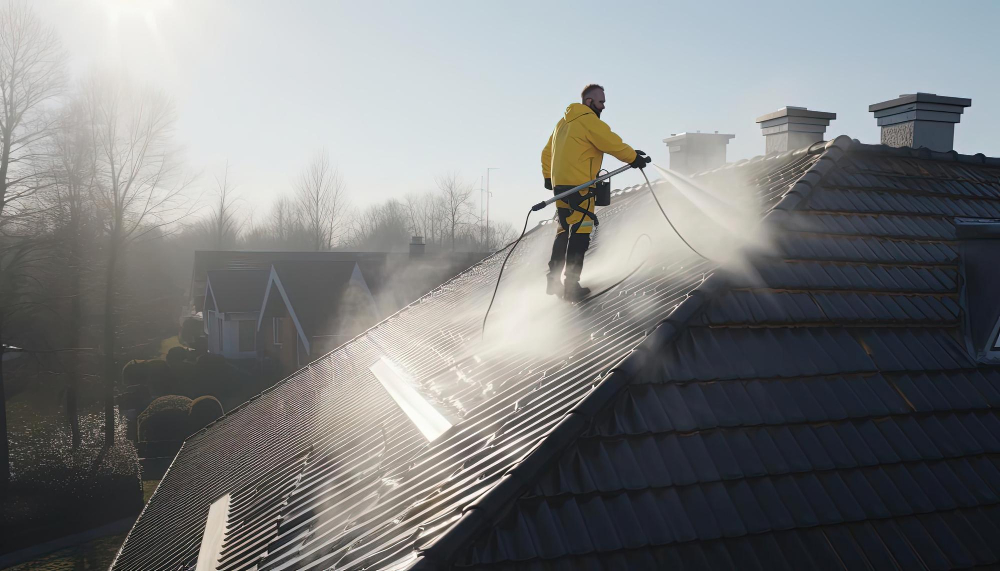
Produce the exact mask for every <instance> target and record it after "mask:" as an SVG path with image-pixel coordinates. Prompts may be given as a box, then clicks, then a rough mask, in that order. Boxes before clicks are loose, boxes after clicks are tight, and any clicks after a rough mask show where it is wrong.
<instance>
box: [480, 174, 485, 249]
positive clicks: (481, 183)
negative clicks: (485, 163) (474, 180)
mask: <svg viewBox="0 0 1000 571" xmlns="http://www.w3.org/2000/svg"><path fill="white" fill-rule="evenodd" d="M479 241H480V242H482V243H483V244H485V243H486V237H485V230H483V177H482V175H480V176H479Z"/></svg>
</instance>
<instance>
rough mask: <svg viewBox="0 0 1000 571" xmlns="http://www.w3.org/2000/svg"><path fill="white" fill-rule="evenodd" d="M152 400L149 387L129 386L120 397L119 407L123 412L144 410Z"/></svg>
mask: <svg viewBox="0 0 1000 571" xmlns="http://www.w3.org/2000/svg"><path fill="white" fill-rule="evenodd" d="M152 400H153V399H152V397H151V396H150V394H149V387H148V386H147V385H129V386H128V387H126V388H125V391H124V392H123V393H122V394H121V396H120V397H118V405H119V406H120V407H121V408H122V410H143V409H145V408H146V407H147V406H148V405H149V404H150V402H151V401H152Z"/></svg>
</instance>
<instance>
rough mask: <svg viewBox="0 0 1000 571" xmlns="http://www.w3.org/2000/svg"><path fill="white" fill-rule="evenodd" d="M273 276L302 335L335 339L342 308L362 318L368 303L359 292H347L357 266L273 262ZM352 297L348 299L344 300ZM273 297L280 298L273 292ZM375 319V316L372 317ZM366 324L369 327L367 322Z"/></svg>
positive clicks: (339, 324)
mask: <svg viewBox="0 0 1000 571" xmlns="http://www.w3.org/2000/svg"><path fill="white" fill-rule="evenodd" d="M273 267H274V272H275V274H277V277H278V280H279V281H280V282H281V285H282V286H283V287H284V291H285V294H286V295H288V301H289V303H291V305H292V310H293V311H294V312H295V315H296V317H297V318H298V320H299V323H300V324H301V325H302V330H303V333H305V335H306V336H308V337H313V336H316V335H337V334H339V333H340V330H341V326H342V325H343V323H342V319H341V317H343V316H342V315H341V314H342V313H343V309H344V306H345V304H347V303H349V304H351V306H352V307H351V312H352V313H358V314H361V313H363V312H364V309H366V308H370V302H369V300H367V299H364V297H363V296H362V295H360V292H350V293H349V291H348V290H349V288H348V286H349V284H350V282H351V276H352V275H353V273H354V269H355V268H356V267H357V263H355V262H353V261H343V262H314V261H313V262H287V261H286V262H275V263H274V266H273ZM352 293H353V294H354V295H353V296H352V297H351V298H350V299H346V298H345V296H348V295H351V294H352ZM270 295H272V296H276V295H279V294H278V292H277V291H274V290H273V289H272V292H271V294H270ZM372 317H374V315H373V316H372ZM369 323H371V322H370V321H369Z"/></svg>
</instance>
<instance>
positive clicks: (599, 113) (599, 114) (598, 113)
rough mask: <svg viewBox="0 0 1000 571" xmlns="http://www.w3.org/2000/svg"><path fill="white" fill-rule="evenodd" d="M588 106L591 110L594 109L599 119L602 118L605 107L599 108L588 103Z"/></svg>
mask: <svg viewBox="0 0 1000 571" xmlns="http://www.w3.org/2000/svg"><path fill="white" fill-rule="evenodd" d="M587 107H590V110H591V111H593V112H594V114H595V115H597V118H598V119H600V118H601V111H603V109H598V108H596V107H594V106H593V105H588V106H587Z"/></svg>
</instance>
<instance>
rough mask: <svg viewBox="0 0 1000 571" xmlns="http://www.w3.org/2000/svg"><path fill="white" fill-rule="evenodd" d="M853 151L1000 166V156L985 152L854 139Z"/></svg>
mask: <svg viewBox="0 0 1000 571" xmlns="http://www.w3.org/2000/svg"><path fill="white" fill-rule="evenodd" d="M851 150H852V151H860V152H865V153H881V154H884V155H894V156H897V157H912V158H915V159H927V160H935V161H952V162H959V163H969V164H976V165H987V166H998V167H1000V157H987V156H986V155H984V154H983V153H976V154H974V155H963V154H962V153H959V152H958V151H954V150H952V151H932V150H930V149H928V148H927V147H918V148H913V147H890V146H888V145H882V144H870V143H862V142H861V141H859V140H857V139H854V140H853V142H852V145H851Z"/></svg>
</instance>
